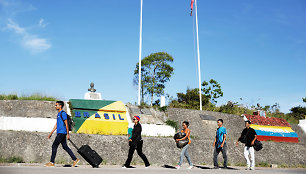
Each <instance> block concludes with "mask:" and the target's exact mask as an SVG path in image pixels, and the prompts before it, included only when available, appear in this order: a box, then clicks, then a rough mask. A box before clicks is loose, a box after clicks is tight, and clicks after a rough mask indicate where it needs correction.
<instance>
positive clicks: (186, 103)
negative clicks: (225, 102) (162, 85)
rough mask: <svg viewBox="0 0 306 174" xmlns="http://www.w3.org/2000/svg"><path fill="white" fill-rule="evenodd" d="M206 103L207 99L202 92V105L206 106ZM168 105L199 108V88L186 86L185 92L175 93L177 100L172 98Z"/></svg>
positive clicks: (207, 102)
mask: <svg viewBox="0 0 306 174" xmlns="http://www.w3.org/2000/svg"><path fill="white" fill-rule="evenodd" d="M208 104H209V99H208V98H207V97H206V96H205V95H203V94H202V106H206V105H208ZM169 106H170V107H174V108H185V109H199V108H200V96H199V89H198V88H195V89H189V88H187V90H186V94H184V93H177V100H172V101H171V102H170V104H169Z"/></svg>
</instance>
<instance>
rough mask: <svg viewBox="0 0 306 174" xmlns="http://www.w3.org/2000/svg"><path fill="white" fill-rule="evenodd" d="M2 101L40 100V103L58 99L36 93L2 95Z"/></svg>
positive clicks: (0, 95)
mask: <svg viewBox="0 0 306 174" xmlns="http://www.w3.org/2000/svg"><path fill="white" fill-rule="evenodd" d="M0 100H39V101H57V100H58V99H57V98H55V97H52V96H47V95H43V94H40V93H34V94H31V95H22V96H18V95H17V94H8V95H6V94H0Z"/></svg>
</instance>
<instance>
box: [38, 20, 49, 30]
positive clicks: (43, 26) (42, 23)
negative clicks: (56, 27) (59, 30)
mask: <svg viewBox="0 0 306 174" xmlns="http://www.w3.org/2000/svg"><path fill="white" fill-rule="evenodd" d="M39 26H40V27H42V28H45V27H46V26H47V24H46V23H45V22H44V19H43V18H41V19H40V20H39Z"/></svg>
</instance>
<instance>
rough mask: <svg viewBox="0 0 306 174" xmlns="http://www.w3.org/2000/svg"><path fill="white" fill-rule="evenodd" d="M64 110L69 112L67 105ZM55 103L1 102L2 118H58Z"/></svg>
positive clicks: (0, 111) (0, 113)
mask: <svg viewBox="0 0 306 174" xmlns="http://www.w3.org/2000/svg"><path fill="white" fill-rule="evenodd" d="M64 110H66V111H67V108H66V105H65V107H64ZM56 115H57V111H56V110H55V102H54V101H35V100H0V116H6V117H39V118H56Z"/></svg>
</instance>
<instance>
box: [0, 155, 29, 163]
mask: <svg viewBox="0 0 306 174" xmlns="http://www.w3.org/2000/svg"><path fill="white" fill-rule="evenodd" d="M0 163H25V162H24V160H23V158H22V157H18V156H13V157H9V158H3V157H0Z"/></svg>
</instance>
